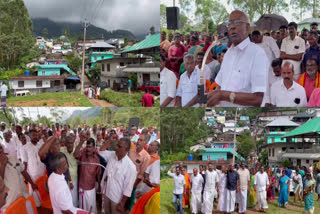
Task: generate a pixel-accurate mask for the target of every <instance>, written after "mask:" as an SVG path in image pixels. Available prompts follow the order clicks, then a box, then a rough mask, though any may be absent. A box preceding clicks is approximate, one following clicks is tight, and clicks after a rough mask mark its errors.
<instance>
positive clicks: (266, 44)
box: [256, 36, 280, 67]
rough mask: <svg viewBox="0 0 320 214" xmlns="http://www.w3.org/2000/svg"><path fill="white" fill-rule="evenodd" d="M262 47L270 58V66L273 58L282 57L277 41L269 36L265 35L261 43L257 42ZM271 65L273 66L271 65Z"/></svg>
mask: <svg viewBox="0 0 320 214" xmlns="http://www.w3.org/2000/svg"><path fill="white" fill-rule="evenodd" d="M256 44H257V45H258V46H259V47H261V48H262V49H263V50H264V52H265V54H266V55H267V57H268V60H269V66H270V65H271V62H272V60H274V59H275V58H279V57H280V50H279V47H278V45H277V43H276V41H275V40H274V39H273V38H272V37H269V36H263V38H262V42H261V43H256ZM270 67H271V66H270Z"/></svg>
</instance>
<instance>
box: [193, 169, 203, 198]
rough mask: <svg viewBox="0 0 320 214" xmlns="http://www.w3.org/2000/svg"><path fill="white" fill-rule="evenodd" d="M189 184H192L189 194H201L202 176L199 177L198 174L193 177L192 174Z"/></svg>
mask: <svg viewBox="0 0 320 214" xmlns="http://www.w3.org/2000/svg"><path fill="white" fill-rule="evenodd" d="M191 183H192V188H191V192H193V193H201V192H202V185H203V177H202V175H200V174H199V173H198V174H197V175H196V176H194V175H193V174H192V177H191Z"/></svg>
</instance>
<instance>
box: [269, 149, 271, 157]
mask: <svg viewBox="0 0 320 214" xmlns="http://www.w3.org/2000/svg"><path fill="white" fill-rule="evenodd" d="M269 156H270V157H271V149H269Z"/></svg>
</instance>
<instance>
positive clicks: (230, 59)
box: [207, 10, 270, 107]
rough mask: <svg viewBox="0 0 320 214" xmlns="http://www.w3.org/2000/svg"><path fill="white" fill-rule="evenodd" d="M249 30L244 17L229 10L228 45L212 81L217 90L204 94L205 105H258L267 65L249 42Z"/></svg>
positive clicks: (263, 56) (264, 57)
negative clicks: (219, 67) (206, 97)
mask: <svg viewBox="0 0 320 214" xmlns="http://www.w3.org/2000/svg"><path fill="white" fill-rule="evenodd" d="M249 30H250V24H249V19H248V17H247V15H246V14H245V13H243V12H242V11H239V10H235V11H233V12H232V13H231V14H230V18H229V22H228V35H229V38H230V41H231V42H232V45H231V47H230V48H229V49H228V51H227V53H226V54H225V55H224V59H223V62H222V64H221V69H220V71H219V73H218V75H217V77H216V79H215V81H216V83H217V84H218V85H219V86H218V87H217V89H218V90H214V91H212V92H210V93H209V94H208V102H207V105H208V106H216V105H220V106H222V107H227V106H229V107H231V106H261V103H262V100H263V96H264V93H265V92H266V90H267V84H268V72H269V66H270V65H269V63H268V58H267V56H266V54H265V52H264V51H263V49H262V48H260V47H258V46H257V45H256V44H254V43H252V42H250V39H249V37H248V35H249Z"/></svg>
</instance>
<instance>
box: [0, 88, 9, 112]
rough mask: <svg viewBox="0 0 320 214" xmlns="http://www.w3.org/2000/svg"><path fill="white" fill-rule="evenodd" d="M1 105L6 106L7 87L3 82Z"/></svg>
mask: <svg viewBox="0 0 320 214" xmlns="http://www.w3.org/2000/svg"><path fill="white" fill-rule="evenodd" d="M0 89H1V106H2V107H6V106H7V91H8V87H7V86H6V84H5V83H4V82H2V84H1V88H0Z"/></svg>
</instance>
